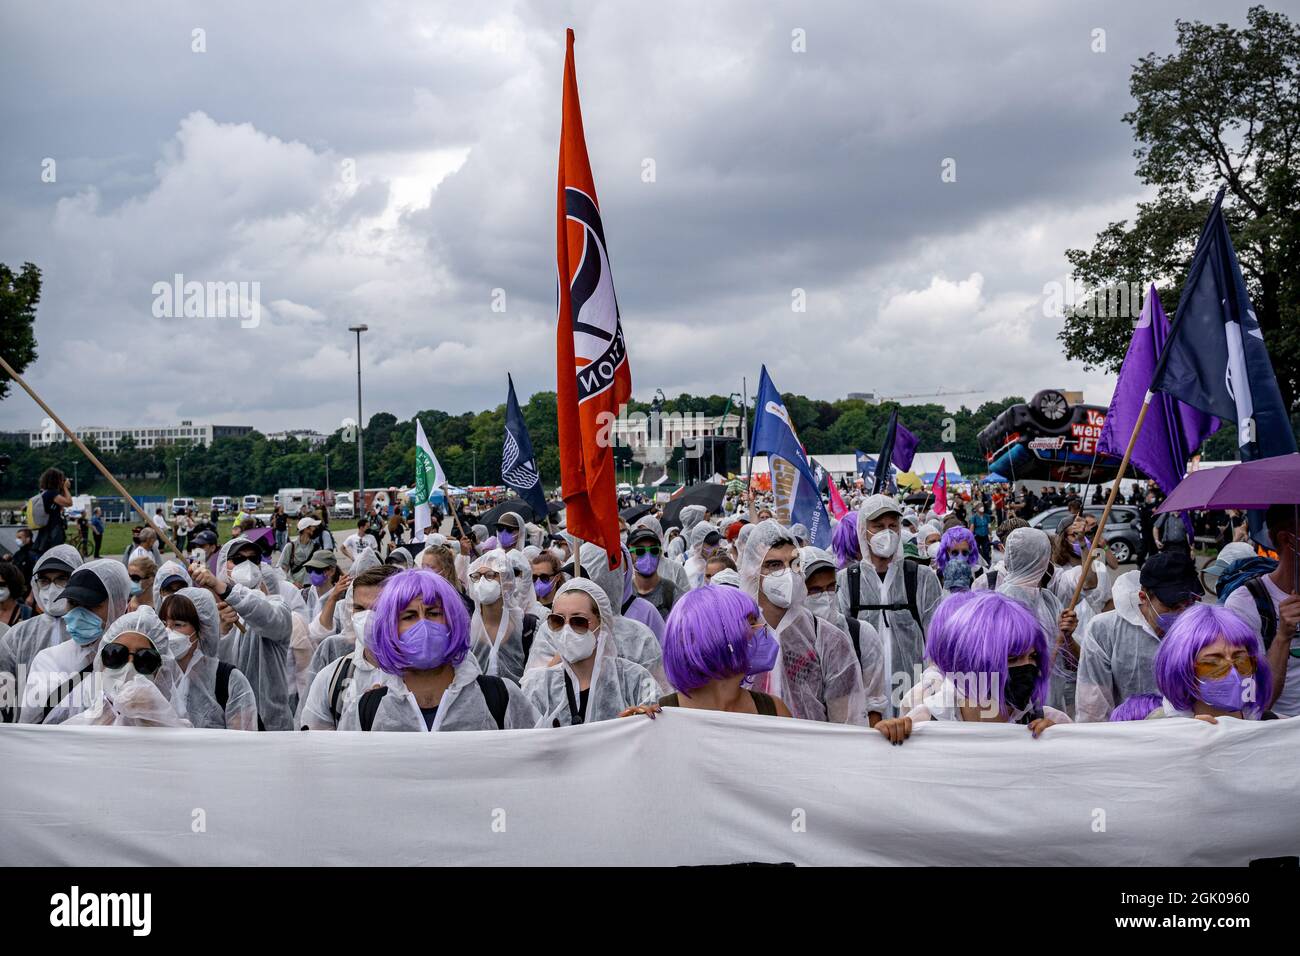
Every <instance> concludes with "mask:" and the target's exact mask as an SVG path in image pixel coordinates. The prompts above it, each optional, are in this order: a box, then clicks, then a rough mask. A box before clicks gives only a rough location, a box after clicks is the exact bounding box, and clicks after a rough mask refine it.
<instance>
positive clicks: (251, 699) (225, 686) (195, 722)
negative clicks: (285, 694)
mask: <svg viewBox="0 0 1300 956" xmlns="http://www.w3.org/2000/svg"><path fill="white" fill-rule="evenodd" d="M158 615H159V618H160V620H161V621H162V623H163V625H164V626H165V627H166V628H167V639H168V644H169V647H170V652H171V656H172V657H173V658H174V659H175V661H176V666H177V670H178V676H177V678H176V686H175V690H174V692H173V693H172V694H171V703H172V707H173V708H174V709H175V711H176V714H177V715H178V716H179V717H182V718H184V719H185V720H188V721H189V722H190V724H191V726H194V727H198V728H207V729H212V730H257V729H258V727H257V697H256V695H254V693H253V685H252V684H250V683H249V682H248V678H247V677H245V676H244V675H243V674H241V673H240V672H239V670H238V669H237V668H235V667H234V666H233V665H231V664H228V663H226V662H224V661H222V660H221V658H220V657H219V656H218V650H219V648H220V645H221V612H220V611H218V610H217V599H216V598H215V597H213V596H212V592H211V591H207V590H205V589H204V588H194V587H187V588H181V589H180V590H179V591H177V592H175V593H174V594H169V595H168V596H167V597H165V598H163V599H162V602H161V605H160V607H159V611H158Z"/></svg>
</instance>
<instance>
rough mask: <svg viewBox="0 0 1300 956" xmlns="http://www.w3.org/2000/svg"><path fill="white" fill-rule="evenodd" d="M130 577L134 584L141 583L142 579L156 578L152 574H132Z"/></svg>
mask: <svg viewBox="0 0 1300 956" xmlns="http://www.w3.org/2000/svg"><path fill="white" fill-rule="evenodd" d="M129 577H130V578H131V583H132V584H139V583H140V582H141V581H152V580H153V578H154V576H153V575H152V574H132V575H129Z"/></svg>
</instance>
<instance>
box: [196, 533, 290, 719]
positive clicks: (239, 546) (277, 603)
mask: <svg viewBox="0 0 1300 956" xmlns="http://www.w3.org/2000/svg"><path fill="white" fill-rule="evenodd" d="M261 562H262V550H261V548H260V547H258V545H257V544H256V542H253V541H249V540H248V539H247V538H243V537H240V538H235V539H234V540H233V541H229V542H227V543H226V545H225V546H224V547H223V548H222V549H221V554H220V555H219V557H218V561H217V567H218V568H219V569H220V570H219V571H218V573H217V574H213V573H212V572H210V571H209V570H208V569H207V568H205V567H203V566H202V565H200V564H193V565H191V566H190V577H191V578H193V579H194V586H195V587H200V588H206V589H207V590H209V591H211V592H212V594H213V595H214V596H215V597H216V599H217V608H218V611H219V612H220V614H221V627H222V636H221V642H220V644H219V645H218V654H219V656H220V658H221V659H222V660H223V661H227V662H229V663H231V664H234V665H235V667H237V668H238V669H239V670H240V671H241V672H242V673H243V675H244V676H245V677H247V678H248V682H249V683H250V684H251V685H252V687H253V693H254V694H255V695H256V696H257V715H258V717H260V718H261V721H262V726H263V727H265V728H266V729H267V730H292V729H293V710H292V708H291V707H290V701H289V673H288V654H289V644H290V640H291V639H292V637H293V612H292V611H291V610H290V609H289V606H288V605H287V604H285V603H284V601H283V600H282V599H280V597H279V596H278V594H277V596H276V597H274V598H273V597H271V596H270V595H269V593H268V591H267V584H266V580H267V579H266V577H265V575H264V572H263V571H262V565H261Z"/></svg>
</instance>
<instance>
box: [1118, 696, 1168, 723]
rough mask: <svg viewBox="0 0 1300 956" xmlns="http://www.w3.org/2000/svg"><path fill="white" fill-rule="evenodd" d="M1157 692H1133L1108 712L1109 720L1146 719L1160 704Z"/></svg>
mask: <svg viewBox="0 0 1300 956" xmlns="http://www.w3.org/2000/svg"><path fill="white" fill-rule="evenodd" d="M1160 703H1161V701H1160V695H1159V694H1134V695H1133V696H1132V697H1130V698H1128V699H1127V700H1125V701H1124V703H1122V704H1120V705H1119V706H1118V707H1116V708H1115V709H1114V710H1112V711H1111V712H1110V719H1111V720H1146V719H1147V715H1148V714H1150V713H1151V711H1153V710H1155V709H1156V708H1157V707H1159V706H1160Z"/></svg>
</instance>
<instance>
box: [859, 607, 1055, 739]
mask: <svg viewBox="0 0 1300 956" xmlns="http://www.w3.org/2000/svg"><path fill="white" fill-rule="evenodd" d="M954 602H960V603H957V605H956V607H954V608H951V609H950V610H949V613H947V614H944V615H942V616H941V615H940V614H938V613H936V614H935V616H934V618H932V619H931V622H930V638H929V642H928V644H927V654H934V655H935V656H936V657H938V658H939V661H935V662H934V663H935V664H936V666H937V667H938V668H939V669H941V670H942V671H943V680H942V682H941V684H940V686H939V687H938V688H937V689H936V690H935V691H934V692H933V693H931V694H929V695H927V696H926V697H925V698H924V699H923V700H922V701H921V703H920V704H919V705H917V706H916V707H913V708H912V709H911V710H910V711H908V713H907V715H906V716H903V717H895V718H893V719H891V720H884V721H881V722H880V723H879V724H877V725H876V730H878V731H880V733H881V735H882V736H884V737H885V739H886V740H888V741H889V742H890V743H892V744H901V743H902V742H903V741H904V740H906V739H907V738H908V737H909V736H910V735H911V733H912V726H913V724H914V723H917V722H920V721H926V720H954V721H962V722H967V723H970V722H979V723H1015V724H1024V725H1026V726H1028V728H1029V732H1030V733H1031V734H1032V735H1033V736H1034V737H1038V736H1039V735H1040V734H1042V733H1043V731H1045V730H1047V729H1048V728H1049V727H1051V726H1053V725H1054V724H1068V723H1070V717H1069V715H1068V714H1066V713H1064V712H1063V711H1060V710H1057V709H1056V708H1054V707H1049V706H1046V705H1045V701H1046V700H1047V694H1048V688H1049V686H1050V683H1051V671H1050V657H1049V650H1048V643H1047V634H1046V632H1045V631H1044V630H1043V627H1042V625H1041V624H1040V623H1039V622H1038V620H1037V618H1035V616H1034V615H1033V613H1032V612H1030V611H1029V610H1028V609H1027V608H1025V607H1024V606H1023V605H1022V604H1020V603H1019V602H1018V601H1015V600H1013V599H1012V598H1009V597H1007V596H1005V595H1003V594H998V593H997V592H993V591H971V592H968V594H966V595H963V596H961V597H959V598H954V599H952V601H947V602H944V603H945V604H948V603H954ZM941 608H942V605H941Z"/></svg>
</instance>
